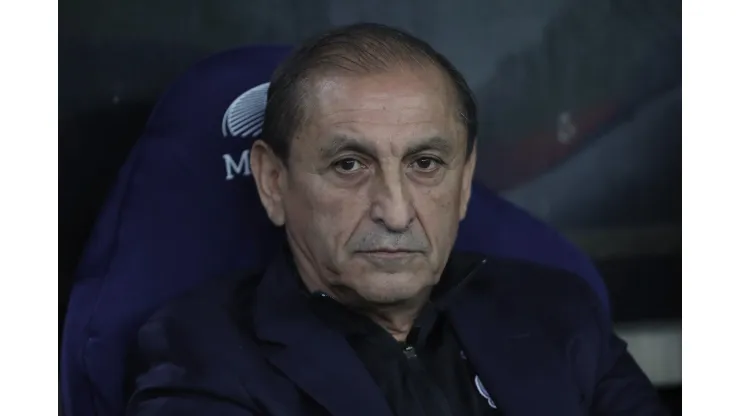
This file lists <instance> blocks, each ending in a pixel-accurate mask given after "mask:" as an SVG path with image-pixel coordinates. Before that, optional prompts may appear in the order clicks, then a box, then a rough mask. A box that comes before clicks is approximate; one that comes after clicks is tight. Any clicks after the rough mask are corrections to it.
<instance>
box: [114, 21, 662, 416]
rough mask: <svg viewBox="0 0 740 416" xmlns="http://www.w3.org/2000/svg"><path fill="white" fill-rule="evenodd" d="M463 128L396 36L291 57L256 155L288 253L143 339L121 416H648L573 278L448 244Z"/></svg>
mask: <svg viewBox="0 0 740 416" xmlns="http://www.w3.org/2000/svg"><path fill="white" fill-rule="evenodd" d="M476 126H477V120H476V107H475V103H474V101H473V97H472V94H471V92H470V89H469V88H468V85H467V84H466V82H465V80H464V79H463V77H462V76H461V74H460V73H459V72H458V71H457V70H456V69H455V68H454V67H453V66H452V64H450V62H449V61H448V60H447V59H445V57H443V56H442V55H440V54H439V53H437V52H435V51H434V50H433V49H432V48H431V47H430V46H429V45H427V44H426V43H424V42H423V41H421V40H419V39H416V38H414V37H412V36H410V35H408V34H406V33H404V32H401V31H399V30H396V29H392V28H389V27H385V26H380V25H372V24H361V25H353V26H349V27H344V28H340V29H335V30H333V31H330V32H327V33H324V34H321V35H320V36H318V37H316V38H314V39H312V40H311V41H309V42H307V43H305V44H304V45H303V46H302V47H300V48H299V49H298V50H297V51H295V52H294V53H293V54H292V55H291V57H289V58H288V59H287V60H286V62H284V63H283V65H282V66H281V67H280V68H279V69H278V70H277V71H276V73H275V74H274V76H273V79H272V82H271V85H270V90H269V99H268V104H267V110H266V115H265V124H264V130H263V136H262V140H260V141H257V142H255V144H254V146H253V148H252V152H251V165H252V172H253V174H254V178H255V181H256V183H257V187H258V189H259V193H260V198H261V200H262V204H263V205H264V207H265V210H266V212H267V215H268V216H269V217H270V219H271V220H272V221H273V222H274V223H275V224H277V225H280V226H284V229H285V233H286V235H287V247H286V248H285V250H284V251H283V252H281V253H277V254H276V256H275V258H274V260H273V261H272V263H271V266H270V267H269V268H268V269H267V270H266V271H264V272H262V273H259V274H256V275H255V274H244V275H241V276H238V277H236V278H233V279H226V280H224V281H221V282H218V283H217V284H215V285H212V286H211V287H208V288H203V289H201V290H199V291H196V292H195V293H193V294H192V295H189V296H186V297H184V298H182V299H179V300H177V301H176V302H174V303H173V304H171V305H168V306H167V307H166V308H164V309H163V310H161V311H160V312H159V313H157V314H156V315H155V316H154V317H153V318H152V319H151V320H150V321H149V322H148V323H147V324H146V325H145V326H144V327H143V328H142V329H141V332H140V335H139V345H138V350H137V353H138V357H139V360H140V363H141V364H142V365H143V366H144V368H143V369H142V372H141V373H140V374H139V375H138V377H137V379H136V388H135V392H134V394H133V396H132V398H131V400H130V403H129V412H130V414H136V415H154V414H157V415H189V414H192V415H196V414H197V415H276V416H289V415H324V414H326V415H329V414H331V415H368V416H370V415H372V416H379V415H403V416H407V415H408V416H413V415H500V414H506V415H586V414H599V415H612V414H613V415H617V414H619V415H653V414H661V412H662V410H661V407H660V405H659V403H658V400H657V397H656V395H655V393H654V391H653V389H652V387H651V385H650V383H649V381H648V380H647V379H646V377H645V376H644V375H643V373H642V372H641V371H640V369H639V368H638V366H637V365H636V364H635V362H634V361H633V360H632V358H631V357H630V356H629V354H628V353H627V352H626V350H625V345H624V343H623V342H622V341H620V340H619V339H618V338H616V337H615V336H614V334H613V332H612V327H611V325H610V322H609V320H608V318H607V316H605V314H604V313H603V311H602V309H601V307H600V304H599V301H598V300H597V298H596V296H595V295H594V294H593V293H592V292H591V290H590V288H589V287H588V286H587V285H586V284H585V283H584V282H583V281H582V279H581V278H579V277H578V276H573V275H570V274H568V273H566V272H563V271H558V270H551V269H548V268H544V267H541V266H537V265H534V264H528V263H525V262H518V261H507V260H500V259H494V258H488V259H487V258H484V257H483V256H481V255H477V254H475V253H455V252H452V248H453V244H454V241H455V237H456V234H457V228H458V223H459V221H460V220H461V219H462V218H463V217H464V216H465V211H466V207H467V203H468V200H469V198H470V186H471V180H472V177H473V171H474V170H475V160H476V146H475V138H476V130H477V127H476Z"/></svg>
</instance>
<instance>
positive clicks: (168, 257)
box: [61, 46, 607, 416]
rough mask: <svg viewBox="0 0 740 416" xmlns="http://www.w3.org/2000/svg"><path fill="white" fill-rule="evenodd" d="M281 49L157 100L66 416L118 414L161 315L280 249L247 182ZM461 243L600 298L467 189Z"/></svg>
mask: <svg viewBox="0 0 740 416" xmlns="http://www.w3.org/2000/svg"><path fill="white" fill-rule="evenodd" d="M287 52H288V48H287V47H284V46H259V47H255V46H252V47H245V48H240V49H235V50H231V51H227V52H224V53H220V54H218V55H215V56H213V57H211V58H208V59H206V60H204V61H202V62H200V63H198V64H197V65H195V66H194V67H193V68H191V69H190V70H189V71H188V72H187V73H186V74H184V75H183V76H182V77H181V78H180V79H179V80H178V81H177V82H175V84H174V85H173V86H172V87H171V88H170V89H169V91H168V92H167V93H166V94H165V95H164V96H163V97H162V98H161V100H160V102H159V103H158V105H157V106H156V108H155V109H154V111H153V113H152V115H151V118H150V120H149V122H148V124H147V126H146V129H145V132H144V134H143V136H142V137H141V138H140V140H139V141H138V142H137V144H136V145H135V147H134V149H133V150H132V152H131V154H130V155H129V157H128V160H127V161H126V163H125V164H124V166H123V168H122V169H121V172H120V174H119V177H118V179H117V182H116V183H115V185H114V186H113V188H112V191H111V193H110V195H109V197H108V200H107V201H106V204H105V206H104V207H103V209H102V211H101V212H100V215H99V218H98V220H97V223H96V226H95V228H94V230H93V233H92V235H91V237H90V240H89V242H88V244H87V247H86V251H85V253H84V255H83V258H82V260H81V263H80V265H79V269H78V274H77V277H76V282H75V286H74V288H73V290H72V294H71V299H70V303H69V307H68V312H67V320H66V322H65V329H64V333H63V345H62V357H61V360H62V362H61V364H62V368H61V371H62V396H63V397H62V398H63V403H64V410H65V413H66V414H67V415H69V416H85V415H93V414H95V415H118V414H121V413H122V410H123V408H124V406H125V393H124V392H125V389H126V386H125V385H124V380H125V379H126V375H127V371H130V369H127V368H126V361H127V354H128V352H129V351H130V347H131V345H132V344H133V342H134V341H135V334H136V331H137V328H138V327H139V326H140V325H141V324H142V323H143V321H144V320H145V319H146V318H147V316H149V315H150V314H151V313H152V312H153V311H154V310H155V309H156V308H157V307H159V306H161V305H162V304H163V303H165V302H166V301H167V300H169V299H171V298H173V297H175V296H177V295H179V294H181V293H182V292H184V291H186V290H188V289H190V288H192V287H193V286H195V285H197V284H199V283H201V282H203V281H205V280H208V279H212V278H216V277H218V276H220V275H223V274H226V273H229V272H232V271H234V270H238V269H255V268H259V267H261V266H262V265H263V263H264V261H265V259H266V258H268V253H269V252H270V251H271V250H272V249H273V247H275V246H276V245H277V244H279V243H280V240H281V234H280V231H279V230H278V229H276V228H274V227H273V226H272V225H271V224H270V222H269V220H268V219H267V217H266V216H265V215H264V212H263V208H262V206H261V205H260V202H259V199H258V197H257V195H256V190H255V187H254V184H253V181H252V179H251V176H250V175H249V173H250V172H249V165H248V149H249V148H250V146H251V143H252V141H253V140H254V137H256V136H258V135H259V133H260V131H261V130H260V128H261V117H262V110H263V107H264V102H265V99H266V88H267V85H266V84H265V83H266V82H267V81H268V79H269V77H270V74H271V72H272V71H273V69H274V68H275V66H276V65H277V64H278V62H279V61H280V60H281V59H282V58H283V57H284V56H285V55H286V53H287ZM458 246H459V247H460V248H462V249H470V250H477V251H481V252H485V253H489V254H492V255H499V256H504V257H515V258H523V259H529V260H534V261H537V262H540V263H543V264H547V265H552V266H555V267H560V268H565V269H569V270H571V271H574V272H576V273H578V274H580V275H581V276H582V277H584V278H585V279H586V280H588V281H589V283H590V284H591V285H592V286H593V287H594V290H595V291H596V292H597V293H598V294H599V296H600V297H601V298H602V300H604V303H605V305H606V304H607V300H606V290H605V288H604V286H603V283H602V281H601V279H600V277H599V276H598V274H597V272H596V271H595V270H594V268H593V266H592V265H591V263H590V262H589V260H588V259H587V258H586V257H585V256H584V255H583V254H581V253H580V252H579V251H578V250H576V249H575V248H574V247H573V246H571V245H570V244H569V243H567V242H566V241H565V240H564V239H563V238H561V237H560V236H559V235H558V234H557V233H556V232H555V231H553V230H552V229H550V228H548V227H547V226H546V225H544V224H542V223H540V222H539V221H537V220H535V219H534V218H532V217H530V216H529V215H528V214H526V213H525V212H524V211H522V210H520V209H519V208H516V207H515V206H513V205H511V204H510V203H508V202H506V201H505V200H503V199H501V198H499V197H497V196H496V195H495V194H493V193H492V192H490V191H488V190H486V189H485V188H483V187H480V186H476V187H475V188H474V191H473V197H472V201H471V206H470V208H469V211H468V218H467V219H466V220H465V221H464V222H463V224H462V225H461V230H460V236H459V239H458Z"/></svg>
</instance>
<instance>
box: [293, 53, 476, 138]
mask: <svg viewBox="0 0 740 416" xmlns="http://www.w3.org/2000/svg"><path fill="white" fill-rule="evenodd" d="M419 70H422V71H429V73H433V74H434V75H435V76H436V77H437V78H438V79H440V80H441V82H442V85H443V89H440V93H441V94H444V95H445V97H446V98H445V99H446V100H450V103H452V105H453V106H454V107H453V108H455V118H456V119H459V122H460V123H461V124H462V127H463V128H464V129H465V130H467V126H466V116H465V109H464V104H463V103H462V100H461V97H459V96H458V93H457V90H456V88H455V84H454V80H453V79H452V78H451V77H450V76H449V74H447V73H446V72H445V70H444V69H443V68H441V67H440V66H439V65H437V64H436V63H435V62H434V61H433V60H431V59H430V60H429V62H421V61H418V60H414V61H413V62H410V61H409V60H406V61H400V60H399V61H398V62H397V63H395V64H394V65H393V66H388V67H386V68H383V69H380V68H377V69H368V68H363V69H362V70H361V71H349V70H345V69H344V68H337V67H333V66H331V65H327V66H326V67H323V68H321V67H314V68H311V69H309V70H307V71H306V74H305V76H304V77H302V78H301V79H300V80H298V82H299V85H298V86H297V88H296V92H297V95H296V97H295V98H296V103H297V104H298V108H299V109H300V110H299V113H300V117H299V118H300V120H299V122H298V124H297V125H296V129H295V131H294V132H293V137H290V138H288V140H293V139H294V138H296V137H297V136H299V131H300V129H301V128H302V127H304V126H305V123H306V122H307V121H308V117H309V116H310V112H311V111H310V109H311V108H314V106H312V105H311V103H310V101H309V100H316V99H317V97H318V89H319V88H320V84H321V83H323V82H325V81H329V80H331V79H332V78H339V79H343V78H344V79H353V78H354V79H359V78H363V77H373V76H383V75H392V74H393V73H396V72H401V71H411V73H414V74H416V73H417V71H419Z"/></svg>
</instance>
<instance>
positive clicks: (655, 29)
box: [59, 0, 681, 413]
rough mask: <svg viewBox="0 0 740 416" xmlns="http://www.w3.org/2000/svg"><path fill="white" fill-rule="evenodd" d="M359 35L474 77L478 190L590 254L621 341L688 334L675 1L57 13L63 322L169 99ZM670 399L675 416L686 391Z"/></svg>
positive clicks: (237, 4) (284, 3) (269, 2)
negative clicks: (322, 41) (206, 75)
mask: <svg viewBox="0 0 740 416" xmlns="http://www.w3.org/2000/svg"><path fill="white" fill-rule="evenodd" d="M356 21H375V22H381V23H387V24H392V25H396V26H399V27H402V28H404V29H406V30H409V31H410V32H412V33H413V34H415V35H417V36H420V37H422V38H423V39H425V40H427V41H429V42H430V43H431V44H432V45H433V46H434V47H436V48H437V49H438V50H440V51H441V52H442V53H444V54H445V55H447V56H448V57H449V58H450V59H451V60H452V61H453V63H455V64H456V65H457V66H458V67H459V68H460V69H461V71H462V72H463V73H464V75H465V76H466V77H467V79H468V81H469V83H470V85H471V87H472V88H473V89H474V91H475V93H476V96H477V98H478V101H479V107H480V119H481V124H482V125H481V130H480V132H481V134H480V137H479V158H480V159H479V162H478V166H479V169H478V172H477V175H478V179H479V180H481V181H483V182H484V183H486V184H487V185H488V186H489V187H491V188H494V189H497V190H500V191H501V192H502V193H503V194H504V195H505V196H506V197H507V198H509V199H511V200H512V201H514V202H516V203H518V204H520V205H521V206H523V207H524V208H526V209H527V210H529V211H530V212H532V213H533V214H535V215H536V216H538V217H540V218H542V219H544V220H546V221H547V222H549V223H551V224H553V225H555V226H556V227H558V228H559V229H561V230H562V231H563V232H564V233H565V234H566V235H568V236H569V237H570V238H571V239H572V240H573V241H575V242H576V243H577V244H579V245H580V246H581V247H582V248H583V249H584V250H586V251H587V252H588V253H589V254H591V255H592V257H593V258H594V261H595V262H596V264H597V265H598V266H599V268H600V270H601V271H602V273H603V275H604V278H605V280H606V282H607V285H608V286H609V288H610V291H611V296H612V300H613V303H614V306H613V307H614V317H615V321H616V322H617V324H620V323H631V324H634V323H641V322H645V323H648V322H649V323H654V322H672V323H676V322H679V323H680V318H681V309H680V306H681V304H680V293H681V287H680V277H681V276H680V273H681V271H680V218H681V205H680V196H681V190H680V189H681V159H680V155H681V2H680V1H678V0H642V1H634V0H631V1H627V0H613V1H609V0H516V1H513V0H509V1H503V0H455V1H432V0H426V1H424V0H406V1H397V0H396V1H393V0H372V1H371V0H365V1H357V2H349V1H340V0H313V1H307V0H250V1H246V0H146V1H144V0H95V1H93V0H62V1H60V2H59V28H60V33H59V39H60V41H59V86H60V89H59V112H60V114H59V149H60V154H59V165H60V172H59V177H60V179H59V188H60V192H59V194H60V200H59V223H60V230H59V231H60V233H59V234H60V244H59V246H60V265H59V268H60V285H59V286H60V293H59V304H60V319H61V318H62V317H63V312H64V310H65V308H66V299H67V297H68V294H69V288H70V286H71V283H72V277H73V273H74V268H75V266H76V262H77V260H78V258H79V255H80V252H81V250H82V247H83V244H84V242H85V239H86V237H87V234H88V233H89V231H90V228H91V225H92V222H93V221H94V219H95V215H96V213H97V210H98V209H99V207H100V204H101V203H102V201H103V199H104V198H105V195H106V191H107V189H108V187H109V185H110V183H111V181H112V180H113V179H114V177H115V174H116V172H117V170H118V168H119V167H120V165H121V164H122V163H123V161H124V159H125V157H126V155H127V152H128V150H129V149H130V147H131V145H132V144H133V142H134V141H135V140H136V138H137V136H138V134H139V132H140V131H141V130H142V127H143V125H144V123H145V121H146V118H147V115H148V112H149V110H150V109H151V107H152V105H153V104H154V102H155V100H156V98H157V96H158V95H159V94H160V93H161V92H162V91H163V89H164V88H165V87H166V86H167V85H168V83H169V82H171V81H172V80H173V78H174V77H176V76H177V75H178V74H179V73H181V72H182V71H183V70H184V69H185V68H187V67H188V66H189V65H191V64H192V63H193V62H195V61H196V60H198V59H201V58H203V57H205V56H207V55H208V54H210V53H213V52H216V51H220V50H223V49H226V48H229V47H233V46H238V45H243V44H249V43H289V44H295V43H297V42H299V41H300V40H302V39H303V38H304V37H305V36H307V35H310V34H313V33H314V32H316V31H319V30H323V29H326V28H328V27H331V26H335V25H339V24H346V23H351V22H356ZM571 133H572V134H571ZM60 328H61V326H60ZM661 388H662V389H663V391H664V393H665V395H666V396H665V397H666V398H668V399H670V400H672V401H673V404H674V406H678V404H677V403H678V400H680V384H679V385H678V386H676V385H672V386H662V387H661ZM679 413H680V411H679Z"/></svg>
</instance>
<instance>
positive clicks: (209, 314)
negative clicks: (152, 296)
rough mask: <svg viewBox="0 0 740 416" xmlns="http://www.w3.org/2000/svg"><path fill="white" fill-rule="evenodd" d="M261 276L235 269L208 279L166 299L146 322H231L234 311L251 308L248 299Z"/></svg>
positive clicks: (214, 324) (187, 324)
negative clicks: (168, 299) (167, 300)
mask: <svg viewBox="0 0 740 416" xmlns="http://www.w3.org/2000/svg"><path fill="white" fill-rule="evenodd" d="M261 278H262V273H260V272H236V273H231V274H229V275H227V276H224V277H220V278H217V279H214V280H209V281H207V282H204V283H202V284H200V285H198V286H196V287H195V288H193V289H191V290H189V291H187V292H185V293H184V294H182V295H180V296H178V297H176V298H174V299H172V300H171V301H169V302H167V303H166V304H165V305H163V306H162V307H160V308H159V309H158V310H157V311H156V312H155V313H154V314H152V315H151V316H150V318H149V319H148V320H147V322H149V323H152V322H162V323H169V324H171V325H177V326H178V327H180V328H182V327H189V328H192V329H195V328H203V329H206V328H211V329H216V328H219V327H220V326H223V325H229V326H231V324H233V322H232V321H233V319H234V318H235V316H234V315H235V313H236V312H244V311H247V310H249V309H250V308H249V303H250V302H251V299H252V298H253V296H252V295H253V293H254V292H255V290H256V287H257V286H258V284H259V282H260V280H261ZM219 324H221V325H219Z"/></svg>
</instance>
